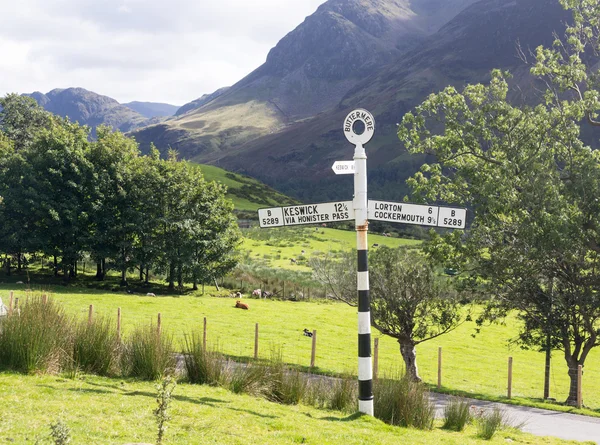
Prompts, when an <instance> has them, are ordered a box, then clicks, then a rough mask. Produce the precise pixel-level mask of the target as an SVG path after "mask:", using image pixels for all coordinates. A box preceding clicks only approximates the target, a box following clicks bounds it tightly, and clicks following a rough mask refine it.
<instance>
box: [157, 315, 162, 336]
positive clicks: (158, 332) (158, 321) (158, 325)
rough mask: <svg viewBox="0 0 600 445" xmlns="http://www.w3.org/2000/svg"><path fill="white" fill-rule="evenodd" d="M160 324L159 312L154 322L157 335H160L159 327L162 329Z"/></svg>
mask: <svg viewBox="0 0 600 445" xmlns="http://www.w3.org/2000/svg"><path fill="white" fill-rule="evenodd" d="M161 323H162V320H161V316H160V312H159V313H158V317H157V321H156V333H157V334H158V335H160V330H161V327H162V326H161Z"/></svg>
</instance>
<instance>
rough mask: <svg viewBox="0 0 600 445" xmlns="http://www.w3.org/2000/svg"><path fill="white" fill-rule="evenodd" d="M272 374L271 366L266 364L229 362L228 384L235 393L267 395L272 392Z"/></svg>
mask: <svg viewBox="0 0 600 445" xmlns="http://www.w3.org/2000/svg"><path fill="white" fill-rule="evenodd" d="M272 374H273V373H272V371H271V368H270V367H269V366H266V365H260V364H256V363H248V364H242V363H240V364H238V363H233V364H232V363H229V364H228V366H227V383H226V385H227V387H228V388H229V389H230V390H231V391H232V392H234V393H235V394H241V393H245V394H250V395H253V396H260V397H265V396H268V395H269V392H270V385H271V378H272Z"/></svg>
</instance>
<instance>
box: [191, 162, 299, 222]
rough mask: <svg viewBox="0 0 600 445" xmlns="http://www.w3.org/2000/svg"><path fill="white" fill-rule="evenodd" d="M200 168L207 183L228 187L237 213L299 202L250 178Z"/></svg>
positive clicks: (213, 169)
mask: <svg viewBox="0 0 600 445" xmlns="http://www.w3.org/2000/svg"><path fill="white" fill-rule="evenodd" d="M199 168H200V170H201V171H202V174H203V175H204V179H206V180H207V181H217V182H220V183H221V184H224V185H226V186H227V197H228V198H229V199H231V201H232V202H233V205H234V206H235V210H237V211H255V210H257V209H259V208H263V207H277V206H285V205H293V204H296V203H297V202H298V201H296V200H295V199H292V198H289V197H287V196H285V195H283V194H281V193H279V192H277V191H276V190H273V189H272V188H271V187H268V186H266V185H265V184H263V183H261V182H260V181H258V180H256V179H253V178H250V177H248V176H244V175H240V174H237V173H231V172H228V171H226V170H223V169H222V168H219V167H215V166H212V165H199Z"/></svg>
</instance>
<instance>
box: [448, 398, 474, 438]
mask: <svg viewBox="0 0 600 445" xmlns="http://www.w3.org/2000/svg"><path fill="white" fill-rule="evenodd" d="M469 420H471V413H470V411H469V402H468V401H466V400H464V399H460V398H454V397H453V398H452V399H450V402H449V403H448V404H447V405H446V407H445V408H444V425H442V428H443V429H446V430H452V431H462V430H464V429H465V425H466V424H467V423H468V422H469Z"/></svg>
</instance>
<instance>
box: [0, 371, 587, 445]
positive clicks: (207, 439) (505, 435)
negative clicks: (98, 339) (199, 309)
mask: <svg viewBox="0 0 600 445" xmlns="http://www.w3.org/2000/svg"><path fill="white" fill-rule="evenodd" d="M0 394H2V397H0V413H2V415H1V416H0V438H1V439H0V440H1V441H2V443H4V441H6V443H9V442H10V443H15V444H25V443H35V442H36V440H40V441H41V440H42V439H44V438H46V437H47V436H48V433H49V431H50V430H49V427H48V425H49V424H50V423H51V422H55V421H57V420H58V419H61V420H62V422H64V423H65V424H66V425H67V426H68V427H69V428H70V429H71V436H72V438H73V441H72V443H73V444H89V445H93V444H102V445H112V444H114V445H117V444H118V445H121V444H123V443H125V442H150V443H154V440H155V438H156V424H155V421H154V418H153V416H152V410H153V409H154V408H155V405H156V401H155V398H156V390H155V387H154V385H153V384H151V383H143V382H136V381H132V380H111V379H107V378H100V377H91V376H84V377H82V378H77V379H65V378H61V377H56V376H22V375H15V374H9V373H0ZM171 415H172V418H173V419H172V421H171V422H170V423H169V424H168V430H167V434H166V436H165V443H167V444H182V445H183V444H210V443H212V444H221V445H238V444H240V445H242V444H244V445H246V444H259V443H260V444H264V445H280V444H281V445H283V444H286V445H287V444H292V443H305V444H313V445H327V444H336V445H337V444H340V443H344V444H347V445H353V444H356V445H358V444H366V443H376V444H381V445H386V444H390V445H391V444H397V443H410V444H424V445H425V444H433V443H435V444H447V445H475V444H484V443H485V444H487V443H490V444H501V443H506V442H507V439H510V441H511V442H512V443H518V444H548V445H564V444H574V443H576V442H572V441H564V440H559V439H552V438H540V437H534V436H531V435H528V434H522V433H519V432H515V431H501V432H499V433H498V434H497V435H496V436H495V437H494V438H493V439H492V440H491V441H483V440H480V439H477V438H476V437H475V429H474V428H473V427H469V428H468V429H467V430H466V431H465V432H464V433H454V432H446V431H443V430H440V429H439V425H437V426H436V428H434V430H433V431H418V430H414V429H406V428H399V427H392V426H389V425H386V424H384V423H383V422H381V421H378V420H376V419H373V418H369V417H362V416H358V415H350V416H348V415H345V414H342V413H339V412H336V411H323V410H317V409H313V408H309V407H306V406H302V405H299V406H291V407H290V406H282V405H278V404H275V403H271V402H267V401H265V400H262V399H256V398H253V397H249V396H243V395H234V394H232V393H230V392H229V391H226V390H224V389H218V388H210V387H207V386H197V385H185V384H181V385H178V387H177V388H176V389H175V392H174V395H173V400H172V410H171ZM40 443H42V442H40ZM43 443H48V442H43Z"/></svg>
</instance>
